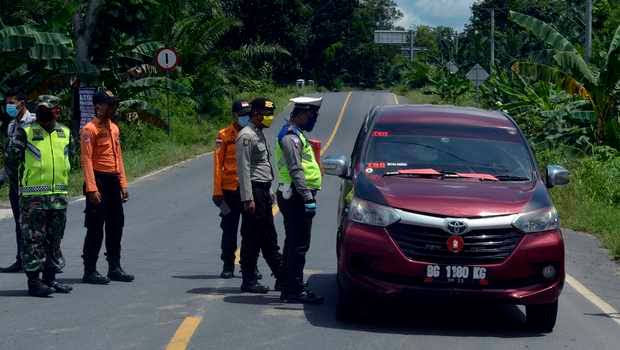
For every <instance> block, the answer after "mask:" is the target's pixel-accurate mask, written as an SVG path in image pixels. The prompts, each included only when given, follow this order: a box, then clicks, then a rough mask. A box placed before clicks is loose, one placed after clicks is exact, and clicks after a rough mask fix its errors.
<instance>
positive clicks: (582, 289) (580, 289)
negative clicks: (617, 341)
mask: <svg viewBox="0 0 620 350" xmlns="http://www.w3.org/2000/svg"><path fill="white" fill-rule="evenodd" d="M566 283H568V285H569V286H571V287H572V288H573V289H574V290H576V291H577V293H579V294H581V296H583V297H584V298H586V299H587V300H588V301H589V302H591V303H592V304H594V306H596V307H597V308H599V310H601V311H603V313H605V314H606V315H607V317H609V318H610V319H612V320H613V321H614V322H616V323H617V324H618V325H620V313H618V310H616V309H615V308H614V307H613V306H611V305H610V304H608V303H607V302H606V301H605V300H603V299H601V297H599V296H598V295H596V294H594V292H593V291H591V290H590V289H588V287H586V286H584V285H583V284H582V283H581V282H579V281H578V280H577V279H576V278H575V277H573V276H571V275H569V274H566Z"/></svg>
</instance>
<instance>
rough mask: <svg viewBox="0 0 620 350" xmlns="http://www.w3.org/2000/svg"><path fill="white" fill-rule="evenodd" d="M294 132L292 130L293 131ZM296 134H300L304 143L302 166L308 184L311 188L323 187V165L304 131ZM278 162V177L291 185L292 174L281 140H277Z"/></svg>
mask: <svg viewBox="0 0 620 350" xmlns="http://www.w3.org/2000/svg"><path fill="white" fill-rule="evenodd" d="M291 132H292V131H291ZM295 135H297V136H299V139H300V140H301V144H302V152H301V167H302V169H303V171H304V177H305V179H306V186H307V187H308V188H309V189H311V190H320V189H321V167H320V166H319V163H318V162H317V161H316V159H315V157H314V152H313V150H312V146H311V145H310V142H308V140H306V137H305V136H304V134H303V133H302V132H295ZM276 162H277V164H278V179H279V182H280V183H281V184H285V185H290V184H291V182H292V180H291V174H290V173H289V170H288V167H287V166H286V161H285V160H284V157H283V156H282V147H280V142H276Z"/></svg>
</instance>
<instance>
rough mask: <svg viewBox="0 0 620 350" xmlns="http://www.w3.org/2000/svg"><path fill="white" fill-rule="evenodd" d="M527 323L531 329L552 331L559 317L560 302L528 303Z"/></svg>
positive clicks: (526, 310) (545, 331)
mask: <svg viewBox="0 0 620 350" xmlns="http://www.w3.org/2000/svg"><path fill="white" fill-rule="evenodd" d="M525 312H526V323H527V326H528V328H529V329H530V330H532V331H536V332H541V333H550V332H552V331H553V327H555V323H556V320H557V317H558V302H557V301H556V302H554V303H551V304H540V305H526V306H525Z"/></svg>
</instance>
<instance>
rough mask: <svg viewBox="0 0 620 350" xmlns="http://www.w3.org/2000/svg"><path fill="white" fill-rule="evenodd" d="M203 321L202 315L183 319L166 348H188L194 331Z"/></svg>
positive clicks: (173, 349)
mask: <svg viewBox="0 0 620 350" xmlns="http://www.w3.org/2000/svg"><path fill="white" fill-rule="evenodd" d="M200 322H202V317H200V316H188V317H186V318H185V319H184V320H183V323H181V325H180V326H179V328H178V329H177V331H176V332H175V333H174V337H172V339H171V340H170V342H169V343H168V345H167V346H166V350H185V349H187V345H189V342H190V340H191V339H192V336H193V335H194V332H195V331H196V329H197V328H198V325H200Z"/></svg>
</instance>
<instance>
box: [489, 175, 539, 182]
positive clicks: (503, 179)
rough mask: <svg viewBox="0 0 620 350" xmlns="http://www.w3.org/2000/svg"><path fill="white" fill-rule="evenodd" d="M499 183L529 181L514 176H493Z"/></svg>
mask: <svg viewBox="0 0 620 350" xmlns="http://www.w3.org/2000/svg"><path fill="white" fill-rule="evenodd" d="M495 177H496V178H497V179H498V180H499V181H530V180H531V179H530V178H529V177H525V176H515V175H495Z"/></svg>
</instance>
